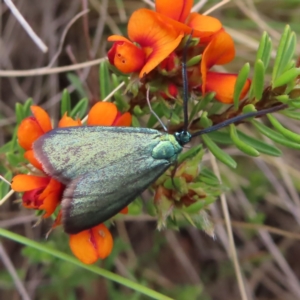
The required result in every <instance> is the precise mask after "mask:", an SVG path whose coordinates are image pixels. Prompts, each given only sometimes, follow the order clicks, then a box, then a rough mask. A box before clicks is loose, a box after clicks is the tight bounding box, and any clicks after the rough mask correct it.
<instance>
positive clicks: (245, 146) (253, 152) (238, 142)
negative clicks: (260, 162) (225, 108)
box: [229, 124, 259, 156]
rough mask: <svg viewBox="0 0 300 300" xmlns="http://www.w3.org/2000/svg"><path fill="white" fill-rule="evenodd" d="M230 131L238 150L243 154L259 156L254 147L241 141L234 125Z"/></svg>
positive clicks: (231, 125) (230, 127)
mask: <svg viewBox="0 0 300 300" xmlns="http://www.w3.org/2000/svg"><path fill="white" fill-rule="evenodd" d="M229 131H230V137H231V139H232V141H233V143H234V144H235V145H236V147H237V148H238V149H240V150H241V151H242V152H244V153H246V154H248V155H250V156H259V152H258V151H257V150H256V149H254V148H253V147H252V146H250V145H248V144H247V143H246V142H244V141H242V140H240V139H239V136H238V134H237V132H236V127H235V125H234V124H230V126H229Z"/></svg>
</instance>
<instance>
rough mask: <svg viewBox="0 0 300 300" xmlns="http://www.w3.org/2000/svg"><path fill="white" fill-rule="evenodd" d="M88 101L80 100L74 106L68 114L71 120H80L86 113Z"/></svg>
mask: <svg viewBox="0 0 300 300" xmlns="http://www.w3.org/2000/svg"><path fill="white" fill-rule="evenodd" d="M88 104H89V102H88V99H87V98H82V99H81V100H80V101H79V102H78V103H77V104H76V105H75V107H74V108H73V109H72V110H71V112H70V117H71V118H76V117H78V118H80V119H82V118H83V117H84V116H85V114H86V111H87V108H88Z"/></svg>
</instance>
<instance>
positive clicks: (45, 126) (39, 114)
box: [30, 105, 52, 133]
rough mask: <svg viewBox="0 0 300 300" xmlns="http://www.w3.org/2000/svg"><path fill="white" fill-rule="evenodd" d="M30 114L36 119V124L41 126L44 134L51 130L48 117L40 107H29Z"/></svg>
mask: <svg viewBox="0 0 300 300" xmlns="http://www.w3.org/2000/svg"><path fill="white" fill-rule="evenodd" d="M30 109H31V112H32V114H33V115H34V117H35V118H36V120H37V122H38V123H39V125H40V126H41V128H42V130H43V131H44V133H46V132H48V131H50V130H52V124H51V120H50V117H49V115H48V114H47V113H46V111H45V110H43V109H42V108H41V107H39V106H36V105H32V106H31V107H30Z"/></svg>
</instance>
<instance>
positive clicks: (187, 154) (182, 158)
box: [177, 144, 204, 165]
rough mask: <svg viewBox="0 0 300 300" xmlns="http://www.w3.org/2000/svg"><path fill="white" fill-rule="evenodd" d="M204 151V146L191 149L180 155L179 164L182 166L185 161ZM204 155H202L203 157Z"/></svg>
mask: <svg viewBox="0 0 300 300" xmlns="http://www.w3.org/2000/svg"><path fill="white" fill-rule="evenodd" d="M201 150H202V145H201V144H199V145H197V146H195V147H193V148H191V149H189V150H188V151H186V152H182V153H180V155H179V157H178V159H177V164H178V165H180V164H181V163H182V162H183V161H185V160H186V159H188V158H192V157H194V156H196V155H197V154H198V153H199V152H200V151H201ZM203 154H204V153H201V155H203Z"/></svg>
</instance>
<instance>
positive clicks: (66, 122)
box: [58, 112, 82, 127]
mask: <svg viewBox="0 0 300 300" xmlns="http://www.w3.org/2000/svg"><path fill="white" fill-rule="evenodd" d="M81 125H82V123H81V121H80V119H77V120H74V119H73V118H71V117H68V115H67V112H65V114H64V115H63V117H62V118H61V119H60V121H59V122H58V127H73V126H81Z"/></svg>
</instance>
